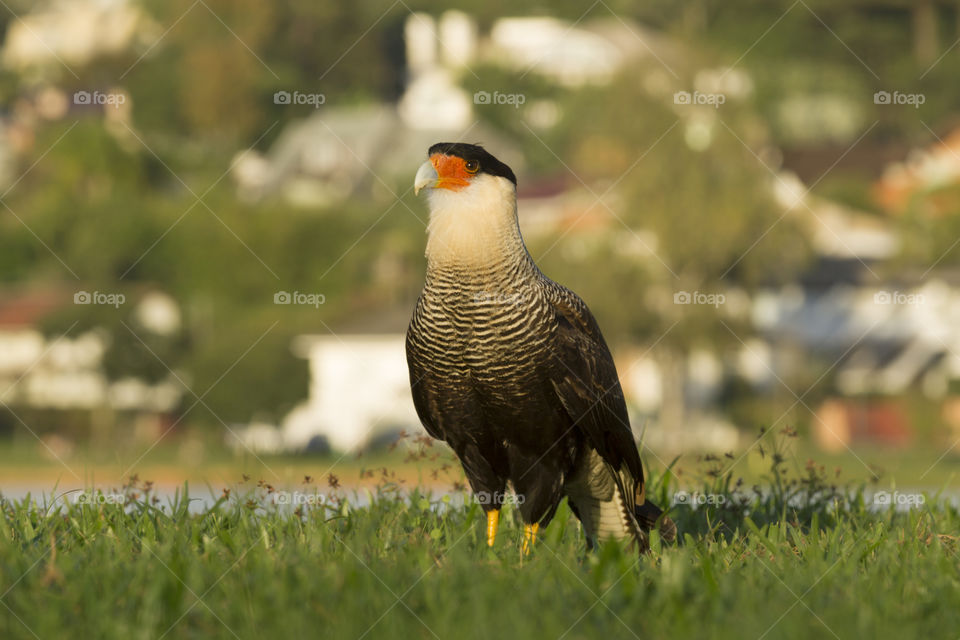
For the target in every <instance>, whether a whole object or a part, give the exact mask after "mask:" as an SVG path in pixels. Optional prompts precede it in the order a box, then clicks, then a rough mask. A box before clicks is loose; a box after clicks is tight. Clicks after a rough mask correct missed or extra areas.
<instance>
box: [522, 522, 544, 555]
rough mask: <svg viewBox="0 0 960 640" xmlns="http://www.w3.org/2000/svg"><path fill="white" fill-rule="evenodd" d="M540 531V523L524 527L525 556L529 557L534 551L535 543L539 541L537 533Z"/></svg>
mask: <svg viewBox="0 0 960 640" xmlns="http://www.w3.org/2000/svg"><path fill="white" fill-rule="evenodd" d="M539 530H540V523H539V522H534V523H533V524H525V525H523V547H522V549H523V555H529V554H530V551H531V550H532V549H533V543H534V542H536V541H537V531H539Z"/></svg>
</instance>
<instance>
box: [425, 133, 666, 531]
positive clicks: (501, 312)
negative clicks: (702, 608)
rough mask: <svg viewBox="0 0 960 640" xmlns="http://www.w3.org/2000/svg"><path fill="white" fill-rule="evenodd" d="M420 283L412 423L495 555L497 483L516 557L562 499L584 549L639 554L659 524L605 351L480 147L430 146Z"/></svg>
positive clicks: (502, 174)
mask: <svg viewBox="0 0 960 640" xmlns="http://www.w3.org/2000/svg"><path fill="white" fill-rule="evenodd" d="M428 156H429V160H428V161H427V162H425V163H424V164H423V165H422V166H421V167H420V170H419V171H418V172H417V176H416V179H415V183H414V191H415V193H419V192H420V191H421V190H423V189H426V190H427V194H428V203H429V208H430V222H429V225H428V227H427V236H428V237H427V249H426V257H427V275H426V283H425V285H424V287H423V292H422V293H421V294H420V298H419V299H418V300H417V306H416V309H415V310H414V313H413V318H412V320H411V321H410V327H409V329H408V330H407V340H406V349H407V364H408V366H409V368H410V386H411V389H412V392H413V402H414V405H415V406H416V410H417V414H418V415H419V417H420V420H421V421H422V422H423V426H424V427H425V428H426V430H427V432H428V433H429V434H430V435H431V436H433V437H434V438H438V439H440V440H443V441H445V442H446V443H448V444H449V445H450V447H451V448H452V449H453V451H454V452H455V454H456V455H457V458H459V460H460V462H461V464H462V465H463V469H464V472H465V473H466V476H467V480H468V481H469V482H470V487H471V489H472V490H473V492H474V493H475V494H476V496H477V499H478V501H479V502H480V503H481V504H482V506H483V508H484V510H485V512H486V515H487V544H488V545H490V546H493V543H494V539H495V537H496V533H497V525H498V522H499V515H500V508H501V505H502V504H503V502H504V497H505V496H504V492H505V491H506V489H507V486H508V485H510V486H511V487H512V488H513V491H514V494H515V496H516V502H517V504H518V509H519V512H520V516H521V518H522V519H523V522H524V549H525V550H526V549H528V548H529V545H530V544H532V542H533V541H534V539H535V538H536V534H537V530H538V528H539V527H540V526H546V525H547V524H548V523H549V522H550V520H551V518H553V515H554V513H555V512H556V510H557V506H558V505H559V503H560V500H561V499H562V498H563V497H564V496H566V498H567V500H568V502H569V504H570V508H571V510H572V511H573V513H574V514H575V515H576V516H577V518H579V519H580V522H581V523H582V524H583V530H584V533H585V536H586V538H587V541H588V544H589V545H590V546H593V545H594V544H596V543H597V542H598V541H600V540H603V539H608V538H616V539H631V540H633V541H635V542H636V544H637V547H638V548H639V549H640V550H646V549H647V548H648V538H647V534H646V532H647V531H649V529H650V528H651V527H652V526H654V525H655V524H656V523H657V522H658V520H659V521H660V528H661V531H662V532H663V533H664V535H665V536H666V537H667V538H672V537H673V536H674V534H675V531H676V528H675V527H674V525H673V523H672V522H670V521H669V519H667V518H666V517H664V518H662V519H661V518H660V516H661V514H662V512H661V510H660V509H659V508H657V507H656V506H654V505H653V504H651V503H650V502H648V501H647V500H646V497H645V495H644V480H643V467H642V466H641V463H640V454H639V452H638V451H637V445H636V443H635V442H634V438H633V433H632V431H631V429H630V422H629V418H628V416H627V407H626V404H625V402H624V399H623V392H622V390H621V388H620V382H619V379H618V378H617V370H616V367H615V366H614V364H613V358H612V357H611V355H610V350H609V349H608V348H607V345H606V342H604V339H603V336H602V335H601V333H600V328H599V326H597V321H596V320H595V319H594V317H593V315H592V314H591V313H590V310H589V309H588V308H587V305H586V304H584V302H583V301H582V300H581V299H580V298H579V297H578V296H577V295H576V294H575V293H573V292H572V291H570V290H569V289H566V288H565V287H563V286H561V285H559V284H557V283H556V282H554V281H552V280H550V279H549V278H547V277H546V276H544V275H543V274H542V273H541V272H540V270H539V269H538V268H537V265H536V264H534V262H533V259H532V258H531V257H530V254H529V253H528V252H527V248H526V246H525V245H524V243H523V238H522V237H521V235H520V227H519V225H518V222H517V191H516V187H517V178H516V176H514V174H513V171H512V170H511V169H510V167H508V166H507V165H505V164H504V163H502V162H500V161H499V160H497V159H496V158H495V157H493V156H492V155H490V154H489V153H488V152H487V151H486V150H484V149H483V148H482V147H480V146H477V145H472V144H462V143H453V142H442V143H438V144H435V145H433V146H432V147H430V150H429V152H428Z"/></svg>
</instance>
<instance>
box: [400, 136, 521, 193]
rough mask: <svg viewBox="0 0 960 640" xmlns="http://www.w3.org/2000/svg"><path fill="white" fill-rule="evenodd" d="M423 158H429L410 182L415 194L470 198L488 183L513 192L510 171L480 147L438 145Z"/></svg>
mask: <svg viewBox="0 0 960 640" xmlns="http://www.w3.org/2000/svg"><path fill="white" fill-rule="evenodd" d="M427 155H428V156H429V158H430V159H429V160H427V161H426V162H424V163H423V164H422V165H421V166H420V170H419V171H417V177H416V179H415V180H414V183H413V191H414V193H415V194H419V193H420V191H421V190H423V189H430V190H431V193H434V192H436V191H437V190H443V191H447V192H450V193H458V194H461V195H463V196H466V197H472V196H474V195H475V193H476V192H477V191H480V190H482V189H484V187H489V186H490V185H491V184H497V185H498V186H499V187H500V188H501V189H502V188H505V187H507V188H512V189H514V190H516V187H517V178H516V176H515V175H513V170H512V169H510V167H508V166H507V165H505V164H503V163H502V162H500V161H499V160H497V159H496V158H495V157H493V156H492V155H491V154H490V153H488V152H487V150H486V149H484V148H483V147H481V146H480V145H476V144H465V143H462V142H438V143H437V144H435V145H433V146H432V147H430V150H429V151H428V152H427ZM508 185H509V187H508Z"/></svg>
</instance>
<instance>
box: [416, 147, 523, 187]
mask: <svg viewBox="0 0 960 640" xmlns="http://www.w3.org/2000/svg"><path fill="white" fill-rule="evenodd" d="M435 153H442V154H443V155H445V156H456V157H458V158H463V159H464V160H476V161H477V162H478V163H480V173H488V174H490V175H492V176H500V177H501V178H506V179H507V180H509V181H510V182H512V183H513V185H514V186H516V185H517V176H515V175H513V169H511V168H510V167H508V166H507V165H505V164H503V163H502V162H500V161H499V160H497V159H496V158H494V157H493V156H492V155H490V153H489V152H488V151H487V150H486V149H484V148H483V147H481V146H480V145H478V144H467V143H465V142H438V143H437V144H435V145H433V146H432V147H430V150H429V151H428V152H427V155H428V156H432V155H433V154H435Z"/></svg>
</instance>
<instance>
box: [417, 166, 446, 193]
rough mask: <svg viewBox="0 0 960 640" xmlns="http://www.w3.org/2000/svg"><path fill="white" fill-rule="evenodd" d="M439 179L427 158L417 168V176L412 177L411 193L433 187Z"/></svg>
mask: <svg viewBox="0 0 960 640" xmlns="http://www.w3.org/2000/svg"><path fill="white" fill-rule="evenodd" d="M439 179H440V175H439V174H438V173H437V170H436V168H434V166H433V164H432V163H431V162H430V161H429V160H428V161H427V162H424V163H423V164H422V165H420V168H419V169H418V170H417V177H416V178H414V179H413V195H418V194H419V193H420V191H421V190H423V189H426V188H428V187H429V188H433V187H435V186H436V184H437V181H438V180H439Z"/></svg>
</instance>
